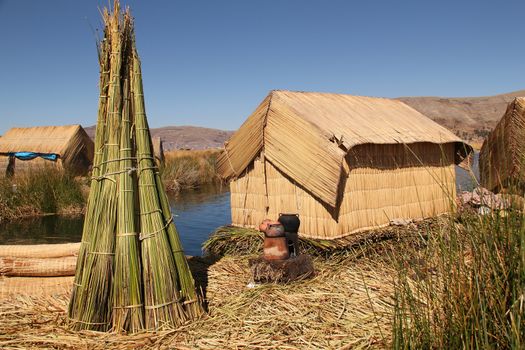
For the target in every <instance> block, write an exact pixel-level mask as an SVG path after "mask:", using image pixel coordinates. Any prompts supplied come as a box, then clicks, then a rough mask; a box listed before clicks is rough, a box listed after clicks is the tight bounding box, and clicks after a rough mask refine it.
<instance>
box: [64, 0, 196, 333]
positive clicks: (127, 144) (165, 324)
mask: <svg viewBox="0 0 525 350" xmlns="http://www.w3.org/2000/svg"><path fill="white" fill-rule="evenodd" d="M102 16H103V20H104V24H105V29H104V38H103V40H102V41H101V42H100V45H99V62H100V67H101V78H100V91H101V93H100V100H99V113H98V122H97V134H96V139H95V148H96V154H95V159H94V166H93V178H92V182H91V191H90V197H89V200H88V207H87V210H86V217H85V223H84V231H83V236H82V245H81V249H80V253H79V262H78V265H77V271H76V275H75V283H74V287H73V292H72V298H71V301H70V305H69V317H70V319H71V320H72V324H73V328H74V329H78V330H80V329H90V330H100V331H105V330H110V329H112V330H114V331H118V332H137V331H140V330H144V329H147V330H155V329H161V328H170V327H173V326H176V325H179V324H181V323H182V322H185V321H187V320H191V319H194V318H196V317H198V316H199V315H201V314H202V312H203V309H202V306H201V300H200V298H199V296H198V295H197V293H196V291H195V285H194V281H193V277H192V275H191V272H190V270H189V268H188V264H187V262H186V258H185V256H184V253H183V251H182V246H181V245H180V240H179V237H178V234H177V231H176V228H175V225H174V223H173V221H172V214H171V211H170V208H169V203H168V202H167V198H166V194H165V190H164V188H163V187H162V183H161V182H160V178H159V176H158V169H157V167H156V163H155V161H154V157H153V151H152V142H151V135H150V132H149V127H148V123H147V119H146V113H145V107H144V94H143V89H142V77H141V70H140V61H139V58H138V55H137V51H136V48H135V40H134V29H133V19H132V17H131V14H130V12H129V9H128V10H126V11H125V12H121V11H120V6H119V3H118V1H115V4H114V9H113V12H110V11H108V10H107V9H105V10H104V11H103V14H102Z"/></svg>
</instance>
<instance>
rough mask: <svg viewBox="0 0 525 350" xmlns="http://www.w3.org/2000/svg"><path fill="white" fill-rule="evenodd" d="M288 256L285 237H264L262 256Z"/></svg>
mask: <svg viewBox="0 0 525 350" xmlns="http://www.w3.org/2000/svg"><path fill="white" fill-rule="evenodd" d="M289 257H290V253H289V252H288V246H287V244H286V237H285V236H284V235H283V236H281V237H268V236H266V235H265V237H264V258H265V259H266V260H286V259H288V258H289Z"/></svg>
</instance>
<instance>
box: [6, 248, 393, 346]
mask: <svg viewBox="0 0 525 350" xmlns="http://www.w3.org/2000/svg"><path fill="white" fill-rule="evenodd" d="M373 255H374V254H373ZM249 257H250V256H241V257H225V258H222V259H221V260H219V261H218V262H215V263H214V264H212V265H211V266H209V268H208V266H207V265H206V264H205V263H202V262H201V263H200V270H201V273H200V274H199V272H197V273H196V276H197V280H199V279H200V280H201V281H200V282H201V284H202V283H203V281H204V280H205V279H206V278H207V280H208V283H207V299H208V303H209V314H208V315H207V316H204V317H202V318H201V319H200V320H198V321H196V322H194V323H190V324H186V325H183V326H181V327H179V328H177V329H175V330H172V331H165V332H157V333H139V334H135V335H130V336H126V335H119V334H115V333H98V332H91V331H82V332H73V331H71V330H69V329H68V323H67V318H66V310H67V303H68V296H66V295H58V296H50V297H46V298H30V297H21V296H19V297H16V298H11V299H9V300H4V301H2V303H1V304H0V347H1V348H2V349H22V348H24V349H26V348H36V347H38V348H53V349H54V348H60V349H105V348H118V349H135V348H175V349H192V348H201V349H212V348H214V349H218V348H221V349H222V348H229V349H236V348H261V349H277V348H278V349H307V348H311V349H314V348H315V349H318V348H329V349H334V348H364V347H374V348H383V347H386V346H388V344H390V342H391V329H392V323H391V322H392V312H393V306H392V296H393V293H394V286H393V279H394V276H395V271H394V270H393V268H392V267H391V266H389V265H388V264H385V263H382V262H381V260H378V259H374V258H373V257H370V258H367V257H363V256H362V255H355V254H353V255H347V256H339V257H337V258H332V259H330V260H324V259H320V258H316V260H315V267H316V270H317V274H316V276H315V277H314V278H313V279H311V280H305V281H299V282H295V283H292V284H289V285H264V286H259V287H256V288H252V289H250V288H247V284H248V282H250V271H249V267H248V258H249ZM252 257H253V255H252ZM201 260H202V259H201ZM193 268H194V273H195V263H193ZM206 269H207V275H206V274H202V272H205V271H206Z"/></svg>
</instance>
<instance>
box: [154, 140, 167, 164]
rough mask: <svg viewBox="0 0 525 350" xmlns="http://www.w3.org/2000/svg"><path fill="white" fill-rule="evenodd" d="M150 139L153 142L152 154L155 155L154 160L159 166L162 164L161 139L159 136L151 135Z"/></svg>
mask: <svg viewBox="0 0 525 350" xmlns="http://www.w3.org/2000/svg"><path fill="white" fill-rule="evenodd" d="M151 141H152V143H153V154H154V155H155V160H156V161H157V164H158V165H159V166H160V165H162V164H164V146H163V145H162V143H163V142H162V139H161V138H160V136H157V137H152V138H151Z"/></svg>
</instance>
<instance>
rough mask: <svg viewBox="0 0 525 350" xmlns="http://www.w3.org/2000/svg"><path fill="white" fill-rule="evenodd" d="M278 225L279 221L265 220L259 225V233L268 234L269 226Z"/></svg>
mask: <svg viewBox="0 0 525 350" xmlns="http://www.w3.org/2000/svg"><path fill="white" fill-rule="evenodd" d="M278 223H279V222H278V221H274V220H271V219H264V220H263V221H262V222H261V223H260V224H259V231H261V232H266V230H267V229H268V225H269V224H278Z"/></svg>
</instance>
